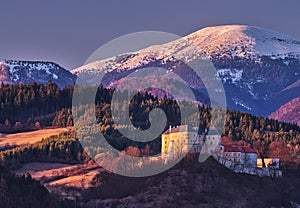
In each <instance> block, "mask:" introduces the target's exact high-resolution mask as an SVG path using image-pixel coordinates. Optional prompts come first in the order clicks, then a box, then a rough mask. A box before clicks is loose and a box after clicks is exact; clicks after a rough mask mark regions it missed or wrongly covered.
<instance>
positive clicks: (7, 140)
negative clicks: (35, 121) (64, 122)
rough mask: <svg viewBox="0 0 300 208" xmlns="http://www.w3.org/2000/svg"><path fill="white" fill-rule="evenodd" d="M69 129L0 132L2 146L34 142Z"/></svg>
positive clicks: (0, 144) (0, 145)
mask: <svg viewBox="0 0 300 208" xmlns="http://www.w3.org/2000/svg"><path fill="white" fill-rule="evenodd" d="M64 131H68V129H67V128H56V129H42V130H37V131H31V132H23V133H16V134H0V148H1V147H5V146H22V145H26V144H33V143H35V142H38V141H40V140H42V139H43V138H46V137H49V136H52V135H58V134H59V133H61V132H64Z"/></svg>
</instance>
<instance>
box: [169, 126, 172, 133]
mask: <svg viewBox="0 0 300 208" xmlns="http://www.w3.org/2000/svg"><path fill="white" fill-rule="evenodd" d="M171 131H172V126H171V125H170V126H169V133H171Z"/></svg>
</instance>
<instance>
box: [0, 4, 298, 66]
mask: <svg viewBox="0 0 300 208" xmlns="http://www.w3.org/2000/svg"><path fill="white" fill-rule="evenodd" d="M299 10H300V1H298V0H285V1H282V0H251V1H250V0H249V1H242V0H226V1H225V0H219V1H217V0H209V1H208V0H203V1H202V0H149V1H146V0H134V1H133V0H118V1H116V0H85V1H84V0H80V1H77V0H51V1H41V0H26V1H15V0H10V1H1V3H0V28H1V29H0V37H1V38H0V46H1V50H0V59H1V58H2V59H22V60H47V61H54V62H56V63H58V64H60V65H62V66H63V67H65V68H67V69H72V68H75V67H78V66H80V65H82V64H83V63H84V62H85V60H86V59H87V58H88V57H89V56H90V55H91V54H92V53H93V52H94V51H95V50H96V49H97V48H99V47H100V46H101V45H103V44H104V43H106V42H108V41H110V40H112V39H114V38H117V37H119V36H121V35H125V34H128V33H132V32H138V31H145V30H155V31H164V32H170V33H174V34H177V35H180V36H184V35H187V34H189V33H191V32H193V31H196V30H198V29H201V28H203V27H206V26H211V25H223V24H247V25H253V26H259V27H264V28H268V29H271V30H275V31H279V32H283V33H285V34H288V35H290V36H293V37H296V38H298V39H300V24H299V21H300V12H299Z"/></svg>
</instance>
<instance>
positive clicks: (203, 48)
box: [72, 25, 300, 116]
mask: <svg viewBox="0 0 300 208" xmlns="http://www.w3.org/2000/svg"><path fill="white" fill-rule="evenodd" d="M174 57H176V59H175V58H174ZM203 57H205V58H208V59H210V60H211V61H212V62H213V64H214V65H215V67H216V69H217V73H218V75H219V76H220V78H221V79H222V82H223V84H224V88H225V92H226V96H227V103H228V107H229V108H230V109H236V110H240V111H247V112H251V113H254V114H258V115H264V116H267V115H269V114H270V113H271V112H273V111H275V110H276V109H278V108H279V107H280V106H281V105H282V104H284V103H286V102H287V101H289V100H290V99H292V98H293V97H297V96H298V95H297V93H299V91H298V92H297V91H295V90H294V89H295V88H293V87H292V88H288V87H289V86H290V85H293V83H296V82H297V81H298V80H300V59H299V58H300V41H298V40H296V39H294V38H292V37H289V36H287V35H284V34H281V33H277V32H273V31H270V30H266V29H262V28H258V27H252V26H243V25H228V26H216V27H208V28H204V29H202V30H199V31H197V32H194V33H192V34H190V35H187V36H185V37H182V38H180V39H177V40H175V41H172V42H169V43H166V44H163V45H156V46H151V47H149V48H146V49H143V50H140V51H137V52H130V53H125V54H120V55H118V56H114V57H111V58H108V59H105V60H99V61H96V62H93V63H90V64H87V65H85V66H82V67H79V68H77V69H74V70H72V73H74V74H78V75H83V74H84V75H87V76H88V77H91V79H90V81H91V82H95V83H96V82H99V80H97V79H95V77H97V76H96V75H97V73H102V72H105V73H106V75H105V77H104V79H103V84H104V85H106V86H109V85H112V84H113V83H115V82H117V81H119V80H120V79H123V78H124V77H126V76H127V75H128V74H130V73H131V72H133V71H136V70H140V69H142V68H143V67H147V66H159V67H164V68H166V69H168V70H169V71H173V72H174V73H176V74H178V75H179V76H181V77H182V79H184V80H185V81H187V82H188V83H189V84H190V87H192V88H194V89H195V90H200V89H202V88H203V85H201V81H200V80H199V79H198V78H195V76H194V74H193V73H192V72H191V70H189V69H188V67H187V66H186V65H184V64H180V63H179V62H178V59H180V60H184V62H187V63H190V62H192V61H193V60H197V59H200V58H203ZM166 76H167V75H166ZM286 88H287V89H286Z"/></svg>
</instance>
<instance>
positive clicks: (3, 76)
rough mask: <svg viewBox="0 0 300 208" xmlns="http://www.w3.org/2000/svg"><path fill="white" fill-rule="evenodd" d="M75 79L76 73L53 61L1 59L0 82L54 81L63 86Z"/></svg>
mask: <svg viewBox="0 0 300 208" xmlns="http://www.w3.org/2000/svg"><path fill="white" fill-rule="evenodd" d="M75 80H76V76H75V75H74V74H72V73H70V72H69V71H67V70H65V69H64V68H62V67H61V66H59V65H58V64H55V63H52V62H41V61H15V60H0V83H1V82H3V83H10V84H19V83H31V82H37V83H41V84H46V83H48V81H52V82H53V83H56V84H57V85H58V86H59V87H61V88H62V87H64V86H66V85H71V84H73V83H74V82H75Z"/></svg>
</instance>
